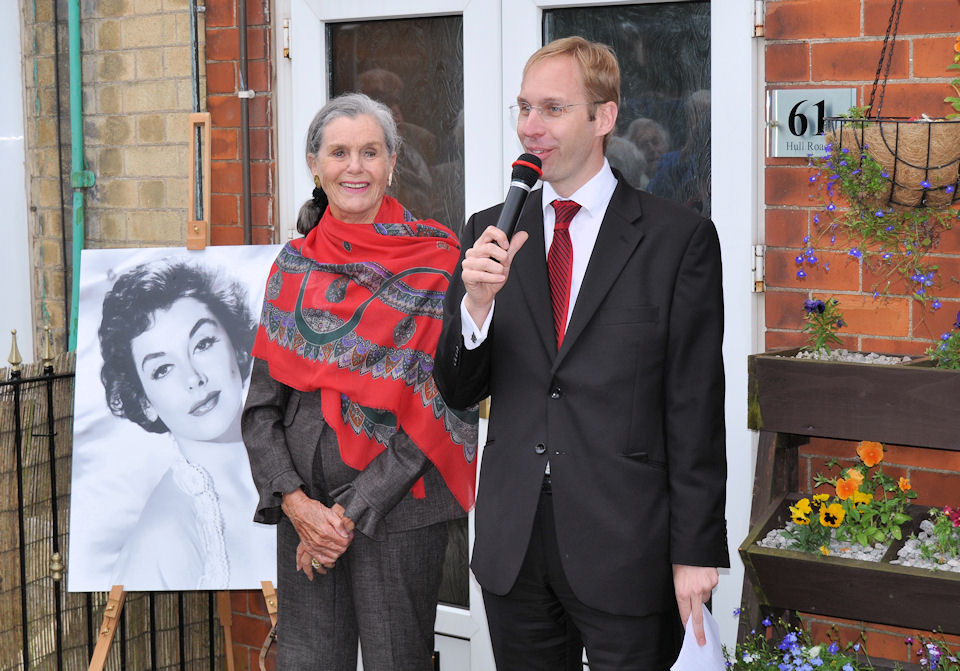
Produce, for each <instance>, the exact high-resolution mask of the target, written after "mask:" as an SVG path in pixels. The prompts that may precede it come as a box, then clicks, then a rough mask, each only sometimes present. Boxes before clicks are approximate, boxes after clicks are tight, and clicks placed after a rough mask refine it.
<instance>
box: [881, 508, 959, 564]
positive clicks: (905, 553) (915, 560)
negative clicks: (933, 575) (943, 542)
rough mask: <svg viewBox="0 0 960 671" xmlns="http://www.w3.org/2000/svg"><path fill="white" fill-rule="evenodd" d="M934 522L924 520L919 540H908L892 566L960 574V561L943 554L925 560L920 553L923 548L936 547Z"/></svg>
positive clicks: (892, 561) (892, 562)
mask: <svg viewBox="0 0 960 671" xmlns="http://www.w3.org/2000/svg"><path fill="white" fill-rule="evenodd" d="M932 531H933V522H931V521H930V520H923V521H922V522H921V523H920V534H919V535H918V536H917V538H908V539H907V542H906V543H904V545H903V547H902V548H900V550H899V551H898V552H897V558H896V559H893V560H891V561H890V563H891V564H900V565H901V566H913V567H915V568H925V569H930V570H931V571H955V572H957V573H960V559H958V558H957V557H949V556H946V555H943V554H941V553H935V554H934V556H933V557H932V558H930V559H925V558H924V556H923V554H922V553H921V551H920V548H921V546H923V545H930V546H934V545H935V542H934V539H933V535H932V533H931V532H932Z"/></svg>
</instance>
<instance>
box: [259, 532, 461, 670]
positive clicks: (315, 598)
mask: <svg viewBox="0 0 960 671" xmlns="http://www.w3.org/2000/svg"><path fill="white" fill-rule="evenodd" d="M299 542H300V538H299V536H298V535H297V532H296V531H295V530H294V528H293V524H291V522H290V520H289V519H287V518H286V517H283V518H281V519H280V521H279V523H278V524H277V578H278V590H277V596H278V606H279V612H278V619H277V645H278V659H277V668H278V669H283V671H345V670H350V669H356V668H357V640H358V636H359V641H360V647H361V651H362V652H361V654H362V656H363V668H364V671H432V669H433V662H432V655H433V649H434V648H433V630H434V623H435V620H436V613H437V596H438V593H439V590H440V580H441V577H442V572H443V559H444V554H445V552H446V547H447V524H446V522H441V523H439V524H432V525H430V526H426V527H422V528H419V529H412V530H409V531H402V532H398V533H388V534H387V539H386V540H385V541H374V540H371V539H370V538H367V537H366V536H364V535H363V534H361V533H356V534H355V535H354V539H353V543H351V545H350V547H349V549H348V550H347V551H346V552H345V553H344V554H343V556H341V557H340V559H339V560H337V563H336V565H335V566H334V568H333V569H331V570H328V571H327V574H326V575H318V574H317V573H316V572H314V576H313V581H310V580H308V579H307V577H306V576H305V575H304V574H303V573H302V572H299V571H297V569H296V549H297V545H298V544H299Z"/></svg>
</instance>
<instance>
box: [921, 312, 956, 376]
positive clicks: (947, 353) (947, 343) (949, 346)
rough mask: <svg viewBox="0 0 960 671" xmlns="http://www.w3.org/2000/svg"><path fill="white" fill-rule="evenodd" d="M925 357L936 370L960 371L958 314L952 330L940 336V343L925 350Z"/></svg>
mask: <svg viewBox="0 0 960 671" xmlns="http://www.w3.org/2000/svg"><path fill="white" fill-rule="evenodd" d="M927 356H929V357H930V359H931V360H932V361H933V365H934V366H936V367H937V368H953V369H955V370H960V312H958V313H957V321H955V322H954V323H953V329H951V330H950V331H947V332H946V333H944V334H942V335H941V336H940V342H939V343H937V344H936V345H934V346H933V347H929V348H927Z"/></svg>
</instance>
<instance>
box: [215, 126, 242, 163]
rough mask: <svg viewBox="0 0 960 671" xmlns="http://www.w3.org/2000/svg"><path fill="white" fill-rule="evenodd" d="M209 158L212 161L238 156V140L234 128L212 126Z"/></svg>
mask: <svg viewBox="0 0 960 671" xmlns="http://www.w3.org/2000/svg"><path fill="white" fill-rule="evenodd" d="M210 158H211V159H212V160H214V161H218V160H221V161H222V160H228V161H235V160H237V159H238V158H240V141H239V139H238V134H237V130H236V129H235V128H213V129H212V130H211V131H210Z"/></svg>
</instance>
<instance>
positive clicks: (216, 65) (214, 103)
mask: <svg viewBox="0 0 960 671" xmlns="http://www.w3.org/2000/svg"><path fill="white" fill-rule="evenodd" d="M242 2H246V9H247V61H248V66H247V67H248V79H249V81H248V82H245V84H246V86H247V88H248V89H252V90H254V91H256V96H255V97H254V98H253V99H251V100H250V101H249V106H250V107H249V118H250V191H251V206H250V211H251V216H250V220H251V222H252V241H253V244H269V243H273V242H274V241H275V230H274V229H275V225H274V217H275V210H276V206H275V200H274V190H275V186H274V185H275V183H276V153H275V151H274V144H273V143H274V136H275V133H274V128H273V118H274V116H273V80H274V76H273V66H272V54H273V37H272V33H271V25H270V2H269V0H207V11H206V25H207V30H206V42H207V46H206V68H207V94H208V95H207V107H208V110H209V112H210V115H211V120H212V128H213V129H212V133H211V135H212V137H211V143H212V145H213V146H212V151H211V157H212V160H213V165H212V171H211V172H212V189H211V193H212V196H211V210H212V212H211V220H210V223H211V230H210V239H211V242H212V243H213V244H215V245H236V244H243V210H242V203H241V195H240V194H241V191H242V189H241V183H242V182H241V180H242V174H241V161H240V159H241V149H240V146H241V145H240V98H238V97H237V91H238V90H240V68H239V60H238V59H239V54H240V46H239V44H240V40H239V28H238V24H239V21H238V16H237V11H238V7H239V6H240V5H241V3H242Z"/></svg>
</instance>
